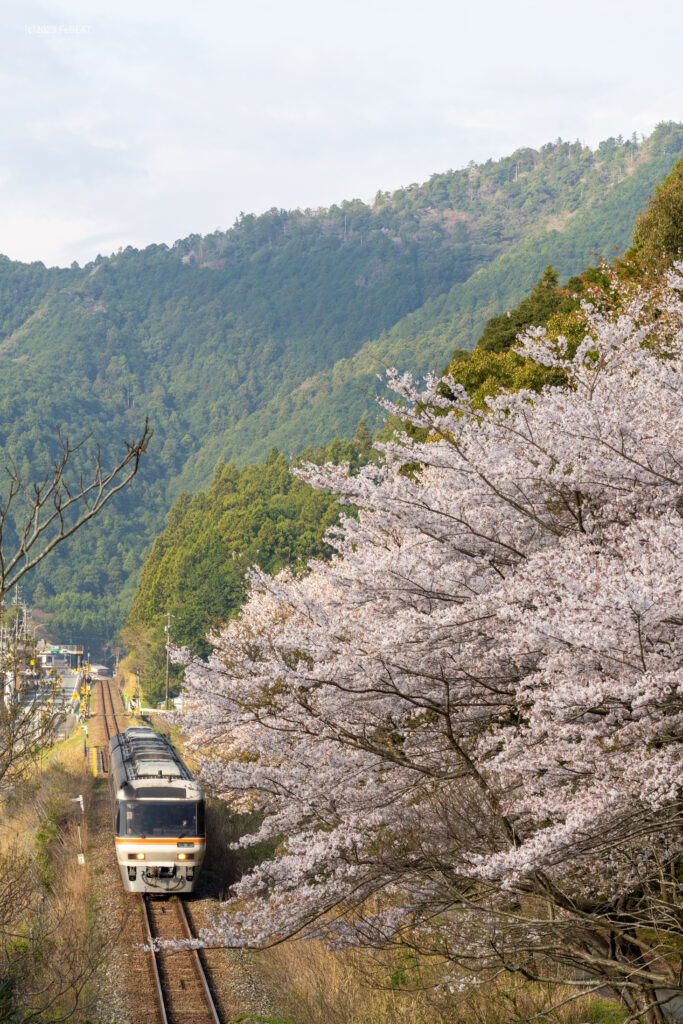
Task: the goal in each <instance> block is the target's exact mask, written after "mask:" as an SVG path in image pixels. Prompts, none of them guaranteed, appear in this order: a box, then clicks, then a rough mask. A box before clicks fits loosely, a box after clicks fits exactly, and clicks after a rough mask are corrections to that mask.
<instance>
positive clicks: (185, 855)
mask: <svg viewBox="0 0 683 1024" xmlns="http://www.w3.org/2000/svg"><path fill="white" fill-rule="evenodd" d="M177 856H178V860H194V854H193V853H179V854H178V855H177Z"/></svg>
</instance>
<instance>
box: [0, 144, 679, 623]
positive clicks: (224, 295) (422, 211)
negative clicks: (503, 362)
mask: <svg viewBox="0 0 683 1024" xmlns="http://www.w3.org/2000/svg"><path fill="white" fill-rule="evenodd" d="M681 153H683V126H680V125H674V124H668V125H661V126H660V127H659V128H658V129H657V130H656V131H655V133H654V134H653V135H652V136H651V137H650V138H649V139H648V140H646V141H644V142H637V141H636V140H631V141H626V142H624V141H623V140H621V139H617V140H614V139H611V140H608V141H607V142H605V143H602V144H601V146H600V147H599V148H598V149H597V150H596V151H594V152H593V151H591V150H589V149H586V148H585V147H582V146H581V145H580V144H579V143H575V144H568V143H564V142H561V141H559V140H558V142H556V143H553V144H549V145H547V146H544V147H542V149H541V150H540V151H534V150H531V149H526V150H520V151H518V152H517V153H515V154H513V155H512V156H511V157H508V158H505V159H503V160H499V161H495V162H494V161H488V162H487V163H485V164H482V165H474V164H473V165H471V166H469V167H468V168H466V169H464V170H460V171H454V172H448V173H446V174H438V175H434V176H432V178H431V179H430V180H429V181H428V182H426V183H425V184H423V185H411V186H408V187H407V188H404V189H401V190H398V191H397V192H395V193H393V194H388V193H378V194H377V196H376V197H375V200H374V202H373V203H372V204H371V205H366V204H364V203H362V202H360V201H359V200H354V201H352V202H344V203H341V204H340V205H339V206H333V207H331V208H329V209H325V210H315V211H310V210H307V211H292V212H286V211H279V210H273V211H270V212H269V213H266V214H264V215H262V216H260V217H255V216H251V215H248V216H244V215H243V216H242V217H241V218H240V219H239V220H238V221H237V223H236V224H235V226H234V227H233V228H232V229H230V230H229V231H226V232H216V233H215V234H213V235H210V236H207V237H204V238H201V237H199V236H192V237H190V238H188V239H185V240H183V241H180V242H177V243H176V244H175V245H174V246H172V247H170V248H169V247H166V246H159V245H153V246H149V247H148V248H147V249H145V250H143V251H137V250H134V249H131V248H129V249H126V250H124V251H121V252H118V253H116V254H114V255H112V256H111V257H109V258H106V259H105V258H99V257H98V259H97V260H96V261H94V262H93V263H91V264H89V265H88V266H86V267H83V268H79V267H77V266H75V265H74V266H72V268H70V269H51V270H48V269H46V268H45V267H44V266H43V265H42V264H39V263H36V264H31V265H24V264H18V263H14V262H11V261H9V260H7V259H2V261H1V262H0V358H1V359H2V366H3V373H2V378H1V379H0V441H1V442H2V449H3V452H4V453H5V455H6V456H7V455H9V454H11V455H12V456H13V457H14V458H15V460H16V462H17V465H18V467H19V469H20V471H21V472H22V473H23V474H24V476H25V477H27V478H31V477H35V476H36V475H39V474H40V473H41V471H42V468H43V467H44V465H45V461H44V460H45V451H46V448H47V447H49V445H52V446H54V437H55V434H54V426H55V424H61V425H62V429H63V430H64V431H65V432H66V433H68V434H69V436H70V437H71V438H76V437H78V436H80V435H82V434H85V433H88V432H90V431H92V433H93V435H94V437H95V438H96V439H97V440H99V441H100V442H101V443H102V445H103V448H104V449H105V453H106V451H107V450H110V449H111V450H114V448H116V449H117V450H118V449H119V448H120V443H121V441H122V440H123V439H124V438H126V437H132V436H133V435H134V434H135V433H136V432H137V431H138V428H139V426H140V424H141V423H142V421H143V420H144V417H145V416H147V415H148V416H149V417H150V420H151V423H152V427H153V429H154V431H155V436H154V438H153V441H152V444H151V446H150V455H149V456H148V458H147V464H146V465H145V466H144V468H143V470H142V472H141V475H140V477H139V479H138V480H136V481H135V483H134V485H133V486H132V487H131V488H130V489H129V490H128V491H127V492H126V493H125V494H122V495H121V496H120V500H119V501H118V503H117V504H116V506H115V507H114V506H110V507H109V509H107V510H106V512H105V513H103V514H102V516H101V517H99V518H98V519H97V520H95V521H94V522H93V524H92V525H91V526H90V527H89V529H88V530H87V531H83V532H81V533H79V534H77V535H76V537H75V538H74V540H73V542H72V543H71V544H70V546H69V547H68V549H67V550H65V551H64V552H63V553H60V554H59V555H55V556H54V557H53V558H52V559H51V560H50V562H49V563H48V565H47V568H46V570H45V571H43V572H42V573H41V574H39V575H36V577H35V582H34V586H35V587H36V590H35V592H34V593H33V594H28V595H27V596H28V597H29V598H32V600H33V602H34V604H37V605H39V606H41V607H43V608H45V609H47V610H49V611H51V612H52V613H53V620H52V621H53V626H54V629H55V630H58V631H60V632H62V633H64V632H69V633H73V634H81V635H83V634H86V635H87V634H90V635H93V634H99V635H101V636H106V635H111V633H112V631H113V629H114V628H116V626H118V625H120V623H121V622H122V620H123V617H124V616H125V613H126V611H127V609H128V607H129V605H130V601H131V598H132V593H133V588H134V585H135V581H136V579H137V574H138V571H139V568H140V565H141V563H142V560H143V558H144V556H145V554H146V552H147V551H148V550H149V547H150V545H151V543H152V541H153V539H154V537H155V536H156V535H157V534H158V533H159V531H160V529H161V527H162V526H163V523H164V519H165V517H166V515H167V513H168V510H169V508H170V506H171V504H172V502H173V501H174V499H175V498H176V497H177V495H178V494H179V493H180V492H181V491H183V490H184V491H190V492H192V491H195V490H197V489H198V488H201V487H205V486H207V485H208V484H209V483H210V481H211V480H212V478H213V474H214V471H215V467H216V465H217V464H218V463H219V462H229V461H230V460H235V461H236V463H237V464H242V465H243V464H245V463H246V462H248V461H250V460H254V459H258V458H263V457H264V456H265V455H266V453H267V452H268V451H269V450H270V449H271V448H272V447H273V446H274V445H277V446H278V448H279V449H280V450H281V451H284V452H285V453H286V454H288V455H290V454H293V453H296V452H297V451H299V450H300V449H302V448H304V447H305V446H307V445H320V444H327V443H328V442H329V441H330V440H331V439H332V438H333V437H334V436H335V435H341V436H345V437H351V436H352V434H353V432H354V430H355V428H356V425H357V423H358V421H359V419H360V418H361V417H362V416H365V417H366V418H367V420H368V425H369V427H370V428H371V429H374V427H375V426H377V425H378V423H379V414H378V411H377V410H376V407H375V403H374V395H375V393H376V391H377V387H378V382H377V380H376V376H375V375H376V373H377V371H378V370H381V369H382V367H383V366H385V365H387V364H394V363H395V364H396V365H398V366H400V367H401V369H409V370H413V371H414V372H418V373H420V372H423V371H425V370H427V369H431V370H439V369H441V368H442V367H443V366H444V364H445V363H446V362H447V361H448V360H449V359H450V357H451V355H452V352H453V350H454V349H471V348H472V347H473V346H474V344H475V342H476V340H477V338H478V337H479V335H480V334H481V331H482V329H483V327H484V324H485V323H486V321H487V319H488V318H489V317H490V316H492V315H495V314H498V313H501V312H504V311H506V310H507V309H509V308H510V307H512V306H514V305H515V304H516V303H517V302H518V301H519V300H520V299H521V298H522V297H523V296H524V295H525V294H526V293H527V292H528V291H529V290H530V289H531V287H532V286H533V284H534V282H535V281H536V280H537V279H538V277H539V275H540V274H541V273H542V271H543V268H544V267H545V266H546V265H547V264H548V263H552V264H553V266H554V267H556V268H557V270H558V271H559V274H560V279H566V278H567V277H569V276H570V275H571V274H573V273H576V272H578V271H581V270H582V269H583V268H584V266H585V265H586V264H587V263H589V262H592V261H594V260H595V257H596V256H609V255H611V254H612V253H613V250H614V246H617V247H620V248H623V247H625V246H626V245H627V244H628V240H629V238H630V234H631V230H632V227H633V223H634V220H635V217H636V214H637V212H638V210H639V209H641V208H642V207H644V205H645V203H646V201H647V198H648V196H649V195H650V193H651V192H652V189H653V187H654V186H655V184H656V183H657V182H659V181H661V180H662V179H663V178H664V176H665V175H666V174H667V173H668V172H669V171H670V169H671V167H672V166H673V164H674V162H675V161H676V159H677V158H678V157H679V156H680V155H681Z"/></svg>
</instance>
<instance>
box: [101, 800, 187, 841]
mask: <svg viewBox="0 0 683 1024" xmlns="http://www.w3.org/2000/svg"><path fill="white" fill-rule="evenodd" d="M117 824H118V827H117V830H116V831H117V834H118V835H120V836H136V837H138V838H140V839H147V838H150V837H154V836H157V837H159V836H161V837H164V838H165V837H168V838H175V839H182V838H183V837H184V836H201V835H203V834H204V804H203V803H202V802H200V803H191V802H190V801H189V800H184V801H182V802H181V801H179V800H164V801H163V802H162V801H159V802H158V803H156V802H155V801H153V800H146V801H144V802H143V801H141V800H122V801H121V803H120V804H119V813H118V823H117Z"/></svg>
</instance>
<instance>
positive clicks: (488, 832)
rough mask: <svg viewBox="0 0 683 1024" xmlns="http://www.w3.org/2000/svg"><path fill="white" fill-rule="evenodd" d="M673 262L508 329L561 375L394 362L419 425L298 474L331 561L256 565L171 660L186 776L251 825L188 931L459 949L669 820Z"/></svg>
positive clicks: (508, 937)
mask: <svg viewBox="0 0 683 1024" xmlns="http://www.w3.org/2000/svg"><path fill="white" fill-rule="evenodd" d="M680 270H681V268H680V267H679V268H677V269H676V270H675V271H673V272H672V273H671V275H670V276H669V280H668V283H667V285H666V287H663V288H662V290H661V293H660V294H659V295H658V296H657V313H656V316H653V317H652V319H651V320H648V310H649V309H650V308H651V306H652V297H651V296H648V295H645V294H641V293H639V292H636V293H635V294H634V295H631V296H630V297H629V298H628V299H626V298H625V299H624V301H623V302H622V305H621V308H620V309H619V311H618V312H617V313H613V314H608V313H602V312H600V311H599V310H597V309H595V308H593V307H591V306H585V307H584V313H583V315H584V317H585V324H586V328H585V338H584V340H583V342H582V343H581V344H579V345H578V347H576V350H575V351H573V352H571V351H570V348H571V347H570V346H568V345H567V343H566V342H565V341H564V340H563V339H560V340H559V341H553V340H550V339H549V338H548V337H547V335H546V334H545V332H544V331H543V330H531V331H528V332H527V333H526V334H525V335H524V336H522V337H520V340H519V351H520V353H521V354H522V355H524V357H526V358H529V359H534V360H537V361H538V362H539V363H542V364H543V365H547V366H553V367H557V368H560V369H562V370H563V371H564V372H565V374H566V379H567V385H566V386H563V387H547V388H545V389H544V390H542V391H541V392H540V393H537V392H530V391H525V390H523V391H519V392H516V393H511V392H503V393H500V394H498V395H497V396H495V397H494V398H492V399H490V400H489V402H488V408H487V409H486V410H485V412H484V413H482V412H481V410H477V409H473V408H472V407H471V405H470V403H469V400H468V397H467V395H466V393H465V392H464V391H463V390H462V389H461V388H459V387H458V386H457V385H456V384H455V383H454V382H453V381H448V380H446V381H445V382H444V381H443V380H439V379H436V378H434V379H429V380H428V381H427V382H426V386H425V388H424V389H423V390H420V389H419V388H418V387H417V386H416V385H415V384H414V382H413V381H412V379H411V378H410V377H409V376H407V375H405V376H400V375H398V374H397V373H395V372H392V373H390V374H389V383H390V385H391V387H392V388H393V389H394V391H395V392H396V393H397V395H398V396H399V399H400V401H401V405H399V406H397V407H396V409H397V411H399V412H400V415H401V416H402V418H403V419H404V420H405V419H409V420H410V421H411V422H412V423H413V425H414V426H416V427H419V428H422V432H421V433H419V434H417V436H422V437H424V436H425V431H426V435H427V436H426V439H425V440H416V439H415V436H408V434H403V435H401V436H398V437H395V438H394V439H392V440H391V441H389V442H387V443H386V444H383V445H379V446H378V447H379V449H380V451H381V455H382V458H381V460H380V463H379V465H376V464H370V465H368V466H365V467H364V468H363V469H361V470H360V471H359V472H358V473H356V474H355V475H352V474H351V473H349V471H348V468H347V467H343V466H342V467H337V466H332V465H329V466H325V467H322V468H321V467H318V466H314V465H309V466H305V467H304V468H303V469H302V470H301V471H300V473H301V476H302V477H303V478H304V479H306V480H308V481H309V482H310V483H311V484H313V486H315V487H317V488H321V489H325V490H327V491H329V492H332V493H335V494H338V495H341V497H342V500H344V501H346V502H348V503H349V505H351V506H353V510H354V511H353V512H350V513H349V515H348V516H346V517H345V518H343V520H342V522H341V524H340V525H339V526H338V527H337V528H336V529H335V530H333V531H332V533H331V534H330V537H329V541H330V544H331V545H332V546H333V548H334V550H335V556H334V558H333V559H332V560H331V561H330V562H318V563H315V564H313V565H312V566H311V567H310V572H308V573H307V574H305V575H301V576H295V575H293V574H291V573H289V572H284V573H281V574H280V575H278V576H276V577H275V578H270V577H268V576H267V575H265V574H263V573H260V572H254V573H253V575H252V587H251V596H250V599H249V601H248V603H247V604H246V606H245V607H244V609H243V611H242V614H241V615H240V616H239V617H238V618H237V619H235V620H234V621H231V622H230V623H229V624H228V625H226V626H225V627H224V628H223V629H222V630H220V631H219V632H218V633H217V634H215V635H214V636H212V638H211V639H212V643H213V646H214V652H213V654H212V656H211V658H210V659H209V661H208V663H205V662H202V661H201V660H199V659H190V660H189V663H188V665H187V669H186V679H187V687H188V690H189V693H190V696H191V707H190V710H189V711H188V712H186V713H185V714H184V727H185V729H186V730H187V731H188V734H189V737H190V744H191V746H192V748H193V751H194V753H195V754H196V756H197V758H198V760H199V762H200V765H201V773H202V776H203V778H204V780H205V782H206V783H207V785H208V786H209V787H210V788H211V789H212V790H213V791H214V792H216V793H218V794H220V795H222V796H224V797H226V798H228V799H229V800H230V801H232V802H233V804H234V805H235V806H236V807H239V808H242V809H246V808H250V809H254V808H256V809H258V810H259V811H261V812H262V816H263V817H262V824H261V826H260V828H259V829H258V830H257V831H256V833H255V834H254V835H251V836H248V837H246V838H245V839H244V840H242V842H243V843H247V844H248V843H258V842H261V841H263V840H275V841H277V844H278V845H277V853H276V854H275V856H274V857H273V858H272V859H269V860H266V861H264V862H263V863H261V864H260V865H259V866H258V867H256V868H255V869H254V870H253V871H252V872H250V873H249V874H248V875H246V876H245V877H244V878H243V879H242V881H241V882H239V884H238V885H237V886H235V888H234V894H233V899H232V901H231V902H230V903H229V904H228V905H227V906H226V907H225V908H224V912H223V913H222V914H221V916H220V919H219V921H218V923H217V926H216V933H215V934H214V939H219V940H220V941H224V942H229V943H236V942H249V943H259V942H265V941H268V940H269V939H271V938H273V937H278V936H282V935H286V934H293V933H301V932H302V931H303V933H305V934H311V935H321V934H324V935H336V936H337V937H340V938H342V939H343V940H344V941H353V942H369V943H372V944H377V943H378V942H387V943H389V942H392V941H398V938H399V937H400V936H401V935H403V937H404V938H405V937H406V936H410V938H411V941H413V942H417V941H418V938H417V937H419V943H420V948H423V949H427V950H429V951H430V952H438V953H440V954H443V955H446V956H454V955H455V954H454V953H453V949H454V948H455V947H457V948H458V949H459V951H460V952H459V954H458V955H459V956H460V957H461V959H462V960H463V962H466V963H467V964H468V966H471V965H472V963H474V962H476V961H477V958H483V959H486V957H490V955H491V953H490V951H491V949H492V948H495V949H496V950H497V951H498V955H500V956H501V957H503V954H502V953H501V952H500V951H501V949H503V948H505V949H508V950H509V951H510V952H509V956H510V957H512V958H513V959H514V949H517V950H521V949H524V950H526V951H527V952H528V951H529V950H530V949H533V948H534V947H535V946H538V948H541V947H543V948H547V946H548V937H547V932H548V929H549V928H550V927H551V924H550V923H549V922H550V921H551V920H552V921H553V922H555V921H556V920H557V918H558V915H559V917H560V918H562V915H563V914H564V915H565V918H564V919H565V920H568V919H571V920H572V921H575V919H576V916H577V915H580V914H584V916H585V915H587V914H588V913H589V908H591V907H592V908H595V907H597V906H601V907H603V908H604V907H608V908H609V907H612V906H616V905H617V904H618V902H619V900H620V899H621V900H623V897H624V894H625V893H629V892H636V891H637V892H638V893H639V894H641V895H640V896H639V899H642V893H643V892H644V891H645V890H646V889H647V887H648V886H650V885H654V880H655V879H657V878H658V877H659V874H661V868H662V864H665V863H667V862H668V861H669V860H670V859H671V857H672V856H673V854H674V852H675V850H676V849H677V843H678V840H679V835H680V824H681V821H680V806H681V772H680V739H681V732H682V725H683V702H682V697H683V673H682V672H681V664H682V660H683V659H682V655H683V629H682V627H683V607H682V601H681V595H682V594H683V516H682V514H683V305H682V303H681V300H680V296H679V293H680V290H681V286H682V285H683V280H682V279H681V276H680ZM444 384H445V385H446V387H444ZM446 395H447V397H445V396H446ZM413 433H415V432H413ZM524 900H527V902H526V903H524ZM543 900H546V901H547V902H553V903H554V906H555V910H556V912H557V913H554V914H553V915H548V914H546V913H545V911H543V913H540V912H536V910H534V909H533V908H537V907H538V904H539V901H543ZM520 901H521V903H520ZM529 901H531V902H529ZM533 901H536V902H533ZM520 906H524V907H525V908H526V911H525V913H524V914H522V913H521V912H520ZM532 911H533V912H532ZM593 912H594V910H590V913H593ZM595 912H596V913H597V911H595ZM648 912H649V913H650V912H651V909H650V911H648ZM482 922H483V923H482ZM552 927H553V928H557V927H558V926H557V924H555V923H553V925H552ZM582 927H583V928H584V931H585V928H586V927H587V926H586V924H585V920H584V921H583V924H582ZM492 936H495V942H494V939H493V938H492ZM501 936H503V937H504V938H503V937H501ZM567 941H568V940H567ZM507 955H508V954H505V956H507ZM572 955H574V954H572ZM510 962H512V961H510ZM572 962H573V963H576V962H577V961H576V959H574V960H573V961H572Z"/></svg>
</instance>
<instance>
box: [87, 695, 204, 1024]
mask: <svg viewBox="0 0 683 1024" xmlns="http://www.w3.org/2000/svg"><path fill="white" fill-rule="evenodd" d="M98 682H99V686H100V700H101V708H102V714H103V721H104V728H105V733H106V737H107V741H108V743H107V747H106V748H105V749H104V750H103V751H102V753H103V755H104V757H103V759H102V760H103V767H104V769H105V770H107V771H108V774H109V785H110V793H111V800H112V821H113V833H114V835H113V839H114V844H115V848H116V859H117V862H118V866H119V871H120V874H121V882H122V885H123V888H124V889H125V890H126V892H129V893H134V894H137V897H138V898H139V899H140V900H141V901H142V923H143V929H144V931H143V935H144V945H145V946H146V947H147V953H146V954H145V955H146V956H147V957H148V962H149V968H150V975H151V979H152V983H153V988H154V990H155V992H156V997H157V1004H158V1019H159V1021H161V1022H162V1024H221V1018H220V1016H219V1014H218V1012H217V1009H216V1005H215V1002H214V999H213V996H212V993H211V989H210V986H209V982H208V980H207V977H206V972H205V970H204V965H203V963H202V958H201V953H200V952H199V951H197V950H196V949H189V948H180V949H173V948H168V947H164V946H161V947H158V943H159V942H168V941H170V942H178V941H183V940H188V939H190V940H191V939H193V938H195V935H194V932H193V930H192V926H191V918H189V917H188V914H187V911H186V908H185V906H184V905H183V902H182V900H180V899H178V898H177V897H178V896H183V895H186V894H189V893H191V892H192V891H193V890H194V888H195V886H196V884H197V879H198V877H199V872H200V869H201V865H202V861H203V859H204V851H205V844H206V837H205V834H204V799H203V795H202V791H201V789H200V787H199V785H198V784H197V782H195V780H194V779H193V778H192V775H191V774H190V772H189V771H188V769H187V767H186V765H185V764H184V763H183V761H182V759H181V758H180V756H179V755H178V753H177V751H176V750H175V749H174V748H173V746H172V745H171V743H170V742H169V741H168V740H167V739H166V737H164V736H161V735H160V734H159V733H157V732H155V731H154V729H151V728H150V727H149V726H140V725H133V726H129V727H128V728H122V724H123V723H122V721H121V719H120V717H119V714H118V713H117V711H116V708H115V699H114V698H113V696H112V692H111V683H110V681H109V680H108V679H101V680H99V681H98ZM141 955H142V953H141Z"/></svg>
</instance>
